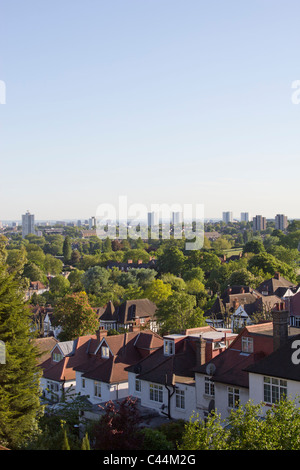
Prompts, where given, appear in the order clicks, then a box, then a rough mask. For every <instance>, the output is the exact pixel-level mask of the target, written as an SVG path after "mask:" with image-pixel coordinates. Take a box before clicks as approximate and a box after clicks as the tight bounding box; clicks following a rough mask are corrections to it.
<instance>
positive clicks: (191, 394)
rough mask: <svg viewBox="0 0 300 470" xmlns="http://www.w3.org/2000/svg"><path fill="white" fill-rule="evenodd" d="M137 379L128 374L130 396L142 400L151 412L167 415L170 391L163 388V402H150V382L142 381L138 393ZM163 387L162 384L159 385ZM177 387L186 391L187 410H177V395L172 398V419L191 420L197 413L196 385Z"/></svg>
mask: <svg viewBox="0 0 300 470" xmlns="http://www.w3.org/2000/svg"><path fill="white" fill-rule="evenodd" d="M135 378H136V374H134V373H133V372H129V373H128V384H129V390H128V394H129V395H130V396H133V397H136V398H139V399H140V400H141V405H142V406H145V407H146V408H149V409H151V410H156V411H158V412H159V413H162V414H163V413H167V412H168V390H167V389H166V387H165V386H164V385H163V386H162V395H163V401H162V402H156V401H153V400H150V382H148V381H146V380H141V392H137V391H136V390H135ZM157 385H161V384H157ZM176 387H177V388H178V389H179V390H183V391H184V395H185V409H184V410H182V409H179V408H176V395H175V393H174V394H173V396H172V397H171V402H170V413H171V418H174V419H185V420H187V421H188V420H189V419H190V416H191V415H192V414H195V413H194V412H195V411H196V390H195V386H194V385H186V384H176ZM169 389H170V391H171V393H172V387H169ZM162 405H164V409H162Z"/></svg>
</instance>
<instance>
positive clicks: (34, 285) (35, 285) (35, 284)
mask: <svg viewBox="0 0 300 470" xmlns="http://www.w3.org/2000/svg"><path fill="white" fill-rule="evenodd" d="M48 290H49V287H47V286H45V285H44V284H43V283H42V282H41V281H32V282H30V284H29V287H28V289H27V291H26V292H25V299H24V300H25V302H26V301H28V300H29V299H31V297H32V296H33V294H37V295H41V294H43V293H44V292H47V291H48Z"/></svg>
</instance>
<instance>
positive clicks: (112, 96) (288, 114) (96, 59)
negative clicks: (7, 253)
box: [0, 0, 300, 220]
mask: <svg viewBox="0 0 300 470" xmlns="http://www.w3.org/2000/svg"><path fill="white" fill-rule="evenodd" d="M299 13H300V4H299V3H298V2H296V1H295V0H293V1H292V0H287V1H286V2H285V3H284V6H283V4H282V2H281V1H278V0H274V1H273V2H272V4H270V3H269V2H262V1H261V0H253V1H252V2H250V3H249V2H248V4H245V3H243V4H241V2H238V1H237V0H228V1H227V2H226V3H225V2H221V1H219V2H217V8H216V5H215V4H208V3H207V2H204V1H201V0H200V1H199V0H191V1H190V2H188V4H187V3H186V2H182V1H179V0H172V1H171V0H162V1H161V0H159V1H158V0H154V1H151V2H147V1H145V2H139V1H137V0H133V1H131V2H129V3H128V2H123V1H121V0H116V1H115V2H114V3H113V4H112V3H109V2H104V1H99V2H91V3H89V4H88V5H86V4H85V3H82V2H76V1H75V2H74V1H71V0H64V2H63V4H62V3H61V2H58V0H52V1H51V2H50V1H48V0H45V1H44V2H42V3H40V4H39V3H37V2H35V1H34V0H28V1H27V2H21V0H16V1H15V2H13V4H11V3H9V2H6V3H5V4H4V5H3V6H2V9H1V28H0V44H5V47H2V48H1V51H0V81H1V83H5V92H6V97H5V104H4V101H3V100H2V104H0V155H1V163H2V166H1V185H0V197H1V200H3V201H4V200H5V205H4V204H2V206H1V209H0V220H9V219H14V220H18V219H19V217H20V213H21V212H23V209H22V208H21V207H20V205H22V206H23V207H25V208H30V210H31V212H33V213H35V214H36V217H37V218H39V219H45V220H48V219H51V220H52V219H56V218H57V219H66V218H72V219H78V218H86V217H89V216H90V214H93V213H95V212H96V209H97V207H98V205H99V204H101V203H103V202H104V203H109V204H116V200H117V198H118V196H119V194H120V193H121V194H124V193H126V194H127V195H128V199H129V200H130V202H131V203H141V204H146V205H147V206H148V207H149V210H150V205H151V204H155V203H158V204H160V203H166V204H173V203H174V204H175V203H179V204H184V203H188V204H196V203H200V204H203V205H204V209H205V217H207V218H212V219H215V218H219V217H222V208H223V207H224V208H225V209H224V210H230V211H232V212H233V214H240V212H242V211H249V212H250V213H251V214H261V213H262V214H264V215H265V216H266V217H267V218H271V217H274V216H275V214H276V213H283V214H287V215H288V217H289V218H290V219H293V218H297V217H298V216H299V215H298V180H297V176H298V171H297V170H299V126H300V105H298V106H297V104H295V100H294V101H293V100H292V96H293V93H294V92H295V90H294V89H293V88H292V86H293V83H295V81H297V80H299V79H300V66H299V64H298V63H297V61H296V59H295V58H296V57H297V56H298V50H297V44H298V43H299V35H300V32H299V27H298V17H299ZM53 31H55V35H54V34H53ZM254 31H255V34H254ZM20 44H22V46H20ZM283 175H284V176H283ZM8 195H9V196H8ZM221 206H222V208H221ZM227 208H228V209H227Z"/></svg>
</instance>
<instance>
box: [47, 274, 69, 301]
mask: <svg viewBox="0 0 300 470" xmlns="http://www.w3.org/2000/svg"><path fill="white" fill-rule="evenodd" d="M49 286H50V291H51V293H52V294H54V295H55V296H56V297H63V296H64V295H66V293H67V292H68V291H69V290H70V282H69V280H68V279H67V278H66V277H64V276H63V275H61V274H59V275H58V276H55V277H52V278H51V279H50V282H49Z"/></svg>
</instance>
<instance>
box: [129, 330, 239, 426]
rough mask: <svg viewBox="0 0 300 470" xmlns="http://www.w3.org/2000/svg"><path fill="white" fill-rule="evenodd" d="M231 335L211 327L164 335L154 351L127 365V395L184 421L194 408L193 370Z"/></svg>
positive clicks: (225, 344) (211, 356)
mask: <svg viewBox="0 0 300 470" xmlns="http://www.w3.org/2000/svg"><path fill="white" fill-rule="evenodd" d="M235 336H236V335H234V334H232V333H231V331H230V330H225V329H220V330H218V329H216V328H213V327H211V326H207V327H203V328H195V329H191V330H186V331H185V332H183V334H172V335H167V336H165V337H164V344H163V346H161V347H160V348H159V349H158V350H157V351H156V352H154V353H153V354H151V356H148V357H146V358H145V359H143V360H141V361H140V362H138V363H137V364H134V365H133V366H130V367H128V368H127V371H128V381H129V394H130V395H131V396H134V397H136V398H138V399H139V400H140V403H141V405H142V406H143V407H145V408H149V409H154V410H156V411H159V412H160V413H161V414H162V415H164V416H166V417H168V418H174V419H185V420H188V419H189V418H190V416H191V415H192V414H193V413H194V411H195V410H196V389H195V385H196V383H195V373H194V369H195V368H196V367H197V365H200V364H201V363H204V362H207V361H209V360H211V359H212V358H213V357H216V356H217V355H219V354H220V353H221V352H222V351H224V350H225V349H226V348H227V347H228V345H229V344H230V342H231V341H232V340H233V338H234V337H235Z"/></svg>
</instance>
